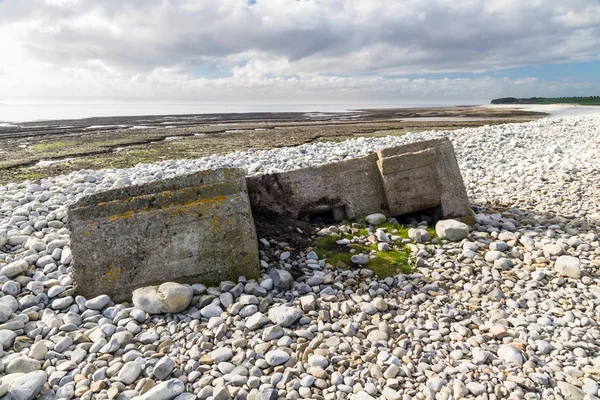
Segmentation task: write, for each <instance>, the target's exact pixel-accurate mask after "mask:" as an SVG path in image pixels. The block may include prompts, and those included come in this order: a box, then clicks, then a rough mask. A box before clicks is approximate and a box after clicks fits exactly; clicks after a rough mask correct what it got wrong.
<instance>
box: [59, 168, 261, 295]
mask: <svg viewBox="0 0 600 400" xmlns="http://www.w3.org/2000/svg"><path fill="white" fill-rule="evenodd" d="M69 226H70V229H71V250H72V252H73V267H74V278H75V282H76V293H77V294H81V295H83V296H86V297H93V296H96V295H99V294H108V295H110V296H111V297H112V298H113V300H117V301H120V300H124V299H128V298H131V293H132V291H133V290H134V289H136V288H138V287H141V286H147V285H154V284H160V283H162V282H166V281H175V282H180V283H195V282H206V283H214V282H219V281H222V280H234V281H235V280H237V278H238V277H239V276H240V275H244V276H246V277H249V278H251V277H256V276H257V275H258V273H259V256H258V245H257V237H256V230H255V226H254V221H253V219H252V214H251V209H250V203H249V199H248V192H247V187H246V180H245V176H244V172H243V171H242V170H240V169H220V170H214V171H203V172H199V173H195V174H191V175H186V176H180V177H176V178H173V179H168V180H163V181H157V182H152V183H149V184H147V185H143V186H134V187H127V188H123V189H114V190H110V191H107V192H102V193H98V194H94V195H91V196H87V197H84V198H82V199H81V200H79V201H78V202H76V203H74V204H72V205H71V206H70V207H69Z"/></svg>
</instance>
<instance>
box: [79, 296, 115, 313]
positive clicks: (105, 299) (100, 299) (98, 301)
mask: <svg viewBox="0 0 600 400" xmlns="http://www.w3.org/2000/svg"><path fill="white" fill-rule="evenodd" d="M108 303H110V297H109V296H108V295H105V294H101V295H100V296H96V297H94V298H93V299H90V300H88V301H86V302H85V306H86V307H87V308H89V309H91V310H102V309H103V308H104V307H106V306H107V305H108Z"/></svg>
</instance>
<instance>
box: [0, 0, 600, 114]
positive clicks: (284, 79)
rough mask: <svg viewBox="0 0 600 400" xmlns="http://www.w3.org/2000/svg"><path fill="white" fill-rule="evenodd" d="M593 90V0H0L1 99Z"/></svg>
mask: <svg viewBox="0 0 600 400" xmlns="http://www.w3.org/2000/svg"><path fill="white" fill-rule="evenodd" d="M581 95H600V0H568V1H566V0H402V1H401V0H252V1H248V0H102V1H97V0H0V102H3V103H5V104H12V103H19V102H22V103H32V102H33V103H44V102H57V103H60V102H72V101H90V102H112V101H123V102H128V101H130V102H134V101H137V102H140V101H141V102H207V103H210V102H214V103H233V102H240V103H292V104H293V103H363V104H365V103H415V104H417V103H430V104H445V103H454V104H465V103H467V104H474V103H477V102H481V103H483V102H485V103H487V102H489V101H490V100H491V99H492V98H496V97H504V96H515V97H531V96H540V97H541V96H545V97H556V96H581Z"/></svg>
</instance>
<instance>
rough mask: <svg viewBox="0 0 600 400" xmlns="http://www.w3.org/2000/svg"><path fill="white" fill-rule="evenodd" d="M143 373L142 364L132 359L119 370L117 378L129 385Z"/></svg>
mask: <svg viewBox="0 0 600 400" xmlns="http://www.w3.org/2000/svg"><path fill="white" fill-rule="evenodd" d="M141 373H142V365H141V364H140V363H138V362H136V361H130V362H126V363H125V364H123V366H122V367H121V369H120V370H119V374H118V376H117V379H118V380H119V381H120V382H123V383H124V384H126V385H129V384H131V383H133V382H135V380H136V379H137V378H138V376H140V374H141Z"/></svg>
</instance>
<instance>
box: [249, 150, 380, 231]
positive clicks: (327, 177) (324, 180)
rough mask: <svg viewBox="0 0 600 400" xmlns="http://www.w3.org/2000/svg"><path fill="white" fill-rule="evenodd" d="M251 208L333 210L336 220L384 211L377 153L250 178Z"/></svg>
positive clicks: (299, 212)
mask: <svg viewBox="0 0 600 400" xmlns="http://www.w3.org/2000/svg"><path fill="white" fill-rule="evenodd" d="M248 191H249V193H250V201H251V203H252V207H253V208H254V209H255V210H257V211H266V212H273V213H277V214H281V215H286V216H289V217H292V218H301V217H303V216H305V215H308V216H311V215H318V214H321V213H331V215H332V216H333V218H334V219H335V220H336V221H341V220H342V219H358V218H361V217H363V216H365V215H367V214H370V213H373V212H382V211H385V210H386V208H385V195H384V193H383V187H382V185H381V181H380V175H379V170H378V168H377V154H371V155H369V156H366V157H362V158H355V159H351V160H345V161H340V162H335V163H331V164H325V165H321V166H318V167H311V168H304V169H299V170H295V171H290V172H283V173H278V174H268V175H260V176H253V177H249V178H248Z"/></svg>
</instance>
